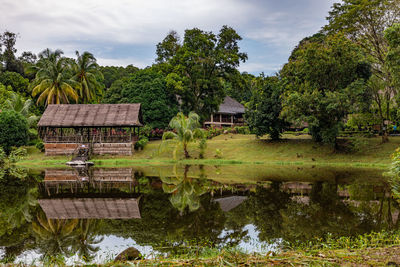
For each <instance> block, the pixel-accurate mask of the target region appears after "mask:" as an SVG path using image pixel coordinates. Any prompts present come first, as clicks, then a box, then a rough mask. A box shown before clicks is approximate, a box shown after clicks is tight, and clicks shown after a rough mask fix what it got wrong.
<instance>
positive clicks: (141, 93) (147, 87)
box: [103, 68, 178, 129]
mask: <svg viewBox="0 0 400 267" xmlns="http://www.w3.org/2000/svg"><path fill="white" fill-rule="evenodd" d="M103 102H104V103H114V104H115V103H141V107H142V111H143V121H144V123H145V124H148V125H150V126H151V127H153V128H161V129H163V128H166V127H167V126H168V123H169V121H170V120H171V119H172V117H174V116H175V115H176V113H177V112H178V103H177V101H176V98H175V95H173V94H171V92H169V91H168V90H167V86H166V81H165V77H164V76H163V75H162V74H160V73H157V72H155V71H153V70H152V69H151V68H148V69H144V70H139V71H137V72H135V73H134V74H132V75H131V76H130V77H125V78H122V79H120V80H117V81H115V82H114V83H113V84H112V86H111V87H110V88H109V89H108V90H107V91H106V93H105V95H104V98H103Z"/></svg>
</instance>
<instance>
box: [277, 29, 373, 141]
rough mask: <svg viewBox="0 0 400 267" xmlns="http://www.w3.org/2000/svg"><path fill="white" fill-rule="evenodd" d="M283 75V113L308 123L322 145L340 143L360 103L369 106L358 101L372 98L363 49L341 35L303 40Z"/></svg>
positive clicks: (295, 119) (293, 53) (367, 66)
mask: <svg viewBox="0 0 400 267" xmlns="http://www.w3.org/2000/svg"><path fill="white" fill-rule="evenodd" d="M281 76H282V79H283V81H284V83H285V95H284V109H283V114H284V115H285V116H286V117H287V118H288V119H289V120H290V121H292V122H295V123H298V124H301V123H303V122H306V123H308V126H309V130H310V133H311V135H312V137H313V139H314V140H315V141H318V142H321V141H322V142H325V143H330V144H334V143H336V136H337V135H338V132H339V128H340V125H341V123H342V122H343V119H344V118H345V117H346V115H347V114H349V113H351V111H352V110H356V109H357V108H358V106H357V104H360V105H359V106H360V108H361V104H366V103H365V101H358V100H360V99H362V98H367V99H368V90H367V88H366V86H365V85H366V81H367V80H368V79H369V77H370V71H369V65H368V64H367V63H366V61H365V57H364V55H363V53H362V51H361V50H360V49H359V47H358V46H357V45H355V44H354V43H352V42H351V41H349V40H348V39H347V38H346V37H344V36H343V35H341V34H336V35H329V36H321V35H316V36H314V37H313V38H307V39H305V40H303V41H301V42H300V44H299V45H298V47H296V48H295V50H294V51H293V52H292V54H291V56H290V58H289V62H288V63H287V64H286V65H285V66H284V67H283V69H282V71H281ZM364 100H365V99H364Z"/></svg>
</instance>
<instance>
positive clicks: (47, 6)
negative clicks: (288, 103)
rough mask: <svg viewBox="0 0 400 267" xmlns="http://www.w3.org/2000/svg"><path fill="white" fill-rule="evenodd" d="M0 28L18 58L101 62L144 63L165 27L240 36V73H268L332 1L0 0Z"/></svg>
mask: <svg viewBox="0 0 400 267" xmlns="http://www.w3.org/2000/svg"><path fill="white" fill-rule="evenodd" d="M1 2H2V4H1V6H2V7H1V11H2V12H1V16H0V30H1V31H4V30H9V31H12V32H15V33H18V34H19V39H18V41H17V45H16V46H17V49H18V54H19V53H21V52H22V51H32V52H34V53H38V52H40V51H42V50H43V49H45V48H51V49H57V48H58V49H62V50H63V51H64V53H65V54H66V55H67V56H75V54H74V51H75V50H79V51H81V52H82V51H89V52H91V53H93V54H94V55H95V57H96V58H97V60H98V62H99V64H101V65H122V66H126V65H129V64H133V65H134V66H137V67H141V68H143V67H146V66H149V65H151V64H152V63H153V62H154V59H155V48H156V44H157V43H158V42H160V41H161V40H162V39H163V38H164V37H165V36H166V35H167V33H168V32H169V31H170V30H176V31H177V32H178V33H179V35H181V36H183V33H184V30H185V29H188V28H194V27H197V28H200V29H202V30H207V31H213V32H214V33H217V32H218V31H219V29H220V28H221V26H222V25H228V26H231V27H233V28H234V29H235V30H236V31H237V32H238V33H239V34H240V35H241V36H242V37H243V40H242V41H241V42H240V44H239V45H240V47H241V48H242V51H243V52H247V53H248V56H249V59H248V61H247V62H246V63H245V64H242V65H241V67H240V70H241V71H247V72H250V73H253V74H258V73H260V72H265V73H266V74H272V73H274V72H275V71H277V70H279V69H280V67H281V66H282V65H283V64H284V63H286V62H287V58H288V56H289V55H290V53H291V51H292V49H293V48H294V46H295V45H296V44H297V43H298V42H299V41H300V40H301V39H303V38H304V37H306V36H309V35H312V34H314V33H316V32H317V31H318V30H319V29H320V28H321V27H322V26H323V25H324V24H325V23H326V20H325V17H326V16H327V15H328V11H329V10H330V7H331V6H332V4H333V3H334V2H337V0H96V1H94V0H92V1H89V0H41V1H37V0H1Z"/></svg>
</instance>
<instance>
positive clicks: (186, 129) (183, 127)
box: [160, 112, 204, 159]
mask: <svg viewBox="0 0 400 267" xmlns="http://www.w3.org/2000/svg"><path fill="white" fill-rule="evenodd" d="M199 120H200V117H199V115H197V114H196V113H194V112H190V113H189V116H188V117H186V116H185V115H184V114H183V113H182V112H179V113H178V114H177V115H176V116H175V117H173V118H172V120H171V121H170V123H169V127H170V128H171V129H173V130H174V132H165V133H164V134H163V137H162V140H163V142H162V143H161V145H160V150H161V151H162V150H163V148H164V147H165V146H166V145H168V144H169V143H174V145H175V148H174V151H173V157H174V159H176V152H177V150H178V149H179V147H182V148H183V152H184V153H185V158H189V157H190V155H189V152H188V147H187V146H188V144H189V143H192V142H196V140H199V139H200V140H201V139H203V138H204V133H203V131H202V129H200V128H199V127H200V121H199Z"/></svg>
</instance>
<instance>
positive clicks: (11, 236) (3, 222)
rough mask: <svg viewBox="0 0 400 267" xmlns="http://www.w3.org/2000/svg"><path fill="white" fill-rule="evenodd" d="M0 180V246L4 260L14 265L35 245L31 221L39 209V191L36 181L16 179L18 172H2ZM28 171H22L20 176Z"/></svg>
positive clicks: (25, 174) (20, 170)
mask: <svg viewBox="0 0 400 267" xmlns="http://www.w3.org/2000/svg"><path fill="white" fill-rule="evenodd" d="M2 171H3V174H4V176H3V177H2V178H1V179H0V246H2V247H4V249H5V255H3V260H6V261H9V262H12V261H14V259H15V258H16V257H17V256H18V255H19V254H20V253H22V252H23V251H24V249H25V248H26V247H27V246H31V245H32V238H31V232H30V229H31V227H30V222H31V219H32V213H34V212H35V209H36V205H37V202H36V198H37V188H36V182H35V181H34V179H23V180H22V179H20V178H19V177H16V176H13V175H12V173H15V170H9V169H7V170H4V169H3V170H2ZM22 172H23V173H24V175H23V177H25V176H27V171H26V170H24V169H22V168H19V171H18V173H19V174H21V173H22Z"/></svg>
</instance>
